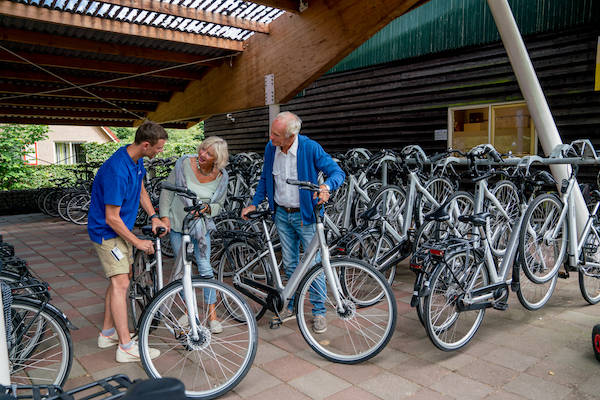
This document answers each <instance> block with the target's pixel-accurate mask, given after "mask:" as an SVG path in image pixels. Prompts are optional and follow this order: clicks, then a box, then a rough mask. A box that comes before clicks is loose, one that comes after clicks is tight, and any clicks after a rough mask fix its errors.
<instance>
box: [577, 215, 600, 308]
mask: <svg viewBox="0 0 600 400" xmlns="http://www.w3.org/2000/svg"><path fill="white" fill-rule="evenodd" d="M598 229H600V225H597V224H596V225H592V227H591V229H590V231H589V233H588V235H587V237H586V239H585V241H584V242H583V248H582V252H583V255H584V258H583V261H584V262H583V263H581V265H579V290H580V291H581V295H582V296H583V298H584V299H585V301H587V302H588V303H589V304H592V305H594V304H598V303H599V302H600V266H598V264H600V233H599V232H598ZM588 262H591V263H590V264H588ZM592 263H593V264H596V265H593V264H592Z"/></svg>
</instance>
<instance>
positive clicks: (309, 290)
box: [295, 258, 397, 364]
mask: <svg viewBox="0 0 600 400" xmlns="http://www.w3.org/2000/svg"><path fill="white" fill-rule="evenodd" d="M331 268H332V272H333V275H334V276H335V278H336V279H337V285H336V286H338V287H339V286H340V282H341V281H342V280H343V282H344V283H342V286H343V288H342V290H340V291H339V292H340V293H339V295H340V299H341V304H340V306H341V308H342V309H343V310H338V304H336V301H335V298H334V296H333V293H332V291H331V288H330V285H328V284H327V282H326V279H325V272H324V268H323V266H322V265H321V264H317V265H316V266H315V267H313V269H311V270H310V272H309V273H308V274H307V275H306V276H305V277H304V279H303V281H302V283H300V286H299V287H298V291H297V292H296V295H295V296H296V304H295V307H296V311H297V317H298V318H297V319H298V327H299V328H300V332H301V333H302V336H304V339H305V340H306V341H307V342H308V344H309V346H310V347H312V349H313V350H314V351H316V352H317V353H318V354H319V355H321V356H322V357H324V358H326V359H327V360H330V361H334V362H338V363H342V364H356V363H359V362H362V361H365V360H368V359H370V358H372V357H374V356H375V355H377V354H378V353H379V352H380V351H381V350H383V348H384V347H385V346H386V345H387V343H388V342H389V341H390V339H391V337H392V334H393V333H394V327H395V326H396V313H397V311H396V299H395V298H394V294H393V293H392V289H391V288H390V286H389V284H388V283H387V281H386V280H385V278H384V277H383V275H381V273H379V271H377V270H376V269H374V268H372V267H370V266H369V265H367V264H365V263H363V262H362V261H360V260H356V259H353V258H332V259H331ZM342 277H343V278H342ZM374 297H376V298H378V299H379V300H378V301H377V302H374V303H373V304H371V305H369V306H363V305H362V304H369V303H371V300H372V299H373V298H374ZM315 315H322V316H324V317H325V320H326V322H327V326H326V329H325V331H323V332H321V333H316V332H314V331H313V327H312V326H311V325H312V324H311V322H312V320H313V319H314V318H315Z"/></svg>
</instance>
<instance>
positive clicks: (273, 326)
mask: <svg viewBox="0 0 600 400" xmlns="http://www.w3.org/2000/svg"><path fill="white" fill-rule="evenodd" d="M282 324H283V322H281V319H279V318H278V317H273V319H271V322H269V328H271V329H279V328H280V327H281V325H282Z"/></svg>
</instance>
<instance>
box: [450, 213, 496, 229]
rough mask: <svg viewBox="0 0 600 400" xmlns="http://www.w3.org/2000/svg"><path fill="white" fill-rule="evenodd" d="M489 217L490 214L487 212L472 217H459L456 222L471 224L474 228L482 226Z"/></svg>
mask: <svg viewBox="0 0 600 400" xmlns="http://www.w3.org/2000/svg"><path fill="white" fill-rule="evenodd" d="M490 215H492V214H491V213H489V212H482V213H479V214H473V215H461V216H460V217H458V220H459V221H460V222H466V223H469V224H473V225H474V226H484V225H485V223H486V221H487V219H488V218H489V217H490Z"/></svg>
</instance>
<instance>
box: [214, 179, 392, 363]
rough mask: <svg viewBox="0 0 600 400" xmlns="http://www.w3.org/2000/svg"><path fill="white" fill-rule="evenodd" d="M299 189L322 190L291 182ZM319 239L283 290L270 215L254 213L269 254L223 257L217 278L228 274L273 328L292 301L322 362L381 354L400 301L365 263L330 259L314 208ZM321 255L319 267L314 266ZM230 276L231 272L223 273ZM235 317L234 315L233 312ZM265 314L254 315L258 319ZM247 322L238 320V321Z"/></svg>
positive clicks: (302, 328) (355, 360)
mask: <svg viewBox="0 0 600 400" xmlns="http://www.w3.org/2000/svg"><path fill="white" fill-rule="evenodd" d="M288 184H291V185H297V186H298V187H299V189H300V190H310V191H312V192H317V191H319V190H320V189H319V186H318V185H315V184H313V183H311V182H300V181H295V180H288ZM314 212H315V218H316V221H317V222H316V234H315V236H314V238H313V239H312V241H311V243H310V244H309V245H308V246H307V248H306V249H304V257H303V258H302V260H301V261H300V264H299V265H298V267H297V268H296V270H295V271H294V273H293V274H292V275H291V276H290V278H289V279H288V281H287V284H286V285H285V286H284V285H283V283H282V278H281V275H280V272H279V268H278V262H277V259H276V255H275V251H274V249H273V244H272V242H271V238H270V235H269V229H268V227H267V224H266V222H265V220H266V219H267V218H270V217H271V212H270V211H253V212H251V213H248V214H247V216H248V217H249V218H251V219H257V220H260V221H261V224H262V226H263V234H264V237H265V238H266V241H267V245H268V249H269V251H268V253H267V254H264V253H263V254H262V255H258V256H256V257H254V258H242V259H240V258H239V257H238V256H239V254H240V253H239V252H234V253H229V252H228V251H226V252H225V255H224V257H222V259H221V265H220V266H219V270H220V272H219V276H228V275H230V276H231V278H228V279H231V282H232V284H233V286H234V287H235V288H236V289H238V290H239V291H240V292H241V293H242V294H244V295H245V296H246V297H247V298H249V299H252V300H253V301H254V302H256V303H257V306H255V307H254V309H255V310H256V309H257V308H258V309H268V310H270V311H272V312H273V313H274V314H275V315H276V316H277V318H275V319H274V320H273V321H272V322H271V324H272V325H271V326H272V327H273V328H275V327H277V326H278V325H279V324H281V319H280V318H279V313H280V312H281V311H282V310H284V309H285V308H286V307H288V304H289V303H290V302H292V301H293V307H294V311H295V315H296V318H297V322H298V327H299V328H300V332H301V333H302V336H303V337H304V339H305V340H306V341H307V343H308V344H309V346H310V347H311V348H312V349H313V350H315V351H316V352H317V353H318V354H319V355H321V356H322V357H324V358H326V359H328V360H330V361H334V362H339V363H345V364H354V363H358V362H361V361H365V360H368V359H370V358H371V357H374V356H375V355H376V354H378V353H379V352H380V351H381V350H382V349H383V348H384V347H385V346H386V345H387V343H388V342H389V341H390V339H391V337H392V335H393V333H394V327H395V325H396V316H397V315H396V314H397V311H396V300H395V298H394V294H393V293H392V290H391V288H390V286H389V284H388V283H387V281H386V280H385V278H384V277H383V276H382V275H381V274H380V273H379V272H378V271H377V270H375V269H374V268H372V267H371V266H369V265H367V264H366V263H364V262H362V261H360V260H356V259H352V258H343V257H330V255H329V249H328V246H327V241H326V239H325V229H324V226H323V222H322V221H321V217H320V214H319V206H317V207H315V209H314ZM318 252H320V255H321V262H320V263H317V264H316V265H314V266H313V260H314V259H315V257H316V256H317V253H318ZM225 272H227V273H225ZM231 312H232V313H234V312H235V311H234V310H231ZM263 314H264V312H260V313H256V316H257V317H258V318H260V316H262V315H263ZM313 314H315V315H323V316H324V317H325V318H326V320H327V329H326V331H325V332H321V333H315V332H313V330H312V329H311V320H312V319H313V318H314V316H313ZM245 318H246V317H244V316H242V315H238V316H237V319H238V320H245Z"/></svg>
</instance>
